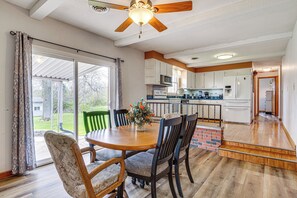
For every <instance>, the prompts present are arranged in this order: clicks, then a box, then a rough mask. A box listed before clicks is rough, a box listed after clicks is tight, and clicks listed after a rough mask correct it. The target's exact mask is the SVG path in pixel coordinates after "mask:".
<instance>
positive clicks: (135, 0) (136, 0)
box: [130, 0, 153, 7]
mask: <svg viewBox="0 0 297 198" xmlns="http://www.w3.org/2000/svg"><path fill="white" fill-rule="evenodd" d="M138 4H142V5H143V6H144V5H147V6H148V7H153V4H152V2H151V0H132V1H131V3H130V7H132V6H134V5H138Z"/></svg>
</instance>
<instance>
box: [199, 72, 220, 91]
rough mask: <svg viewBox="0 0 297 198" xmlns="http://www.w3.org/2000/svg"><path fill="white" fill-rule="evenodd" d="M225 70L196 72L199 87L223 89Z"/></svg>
mask: <svg viewBox="0 0 297 198" xmlns="http://www.w3.org/2000/svg"><path fill="white" fill-rule="evenodd" d="M223 81H224V72H223V71H217V72H204V73H196V88H197V89H222V88H223V87H224V82H223Z"/></svg>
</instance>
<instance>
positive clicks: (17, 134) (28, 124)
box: [12, 32, 35, 175]
mask: <svg viewBox="0 0 297 198" xmlns="http://www.w3.org/2000/svg"><path fill="white" fill-rule="evenodd" d="M13 105H14V106H13V125H12V173H13V174H14V175H23V174H25V173H26V171H27V170H32V169H33V168H35V150H34V134H33V116H32V114H33V112H32V41H31V39H29V38H28V35H27V34H24V33H21V32H17V33H16V35H15V65H14V77H13Z"/></svg>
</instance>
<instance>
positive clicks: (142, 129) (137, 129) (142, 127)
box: [136, 125, 145, 132]
mask: <svg viewBox="0 0 297 198" xmlns="http://www.w3.org/2000/svg"><path fill="white" fill-rule="evenodd" d="M136 131H139V132H142V131H145V128H144V125H141V126H139V125H136Z"/></svg>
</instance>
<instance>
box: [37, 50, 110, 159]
mask: <svg viewBox="0 0 297 198" xmlns="http://www.w3.org/2000/svg"><path fill="white" fill-rule="evenodd" d="M110 70H111V68H110V67H103V66H99V65H96V64H89V63H85V62H79V61H75V60H66V59H63V58H56V57H49V56H45V55H37V54H34V55H33V56H32V76H33V79H32V89H33V125H34V139H35V152H36V161H37V165H42V164H45V163H48V162H51V157H50V153H49V151H48V149H47V146H46V144H45V141H44V137H43V136H44V133H45V132H46V131H49V130H51V131H56V132H58V133H63V134H66V135H69V136H71V137H74V138H75V139H77V140H78V143H79V145H80V146H81V147H85V146H88V145H89V144H88V143H87V142H86V141H85V138H84V135H85V127H84V122H83V111H102V110H109V109H110V101H111V100H110V82H111V80H110V73H111V72H110Z"/></svg>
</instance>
